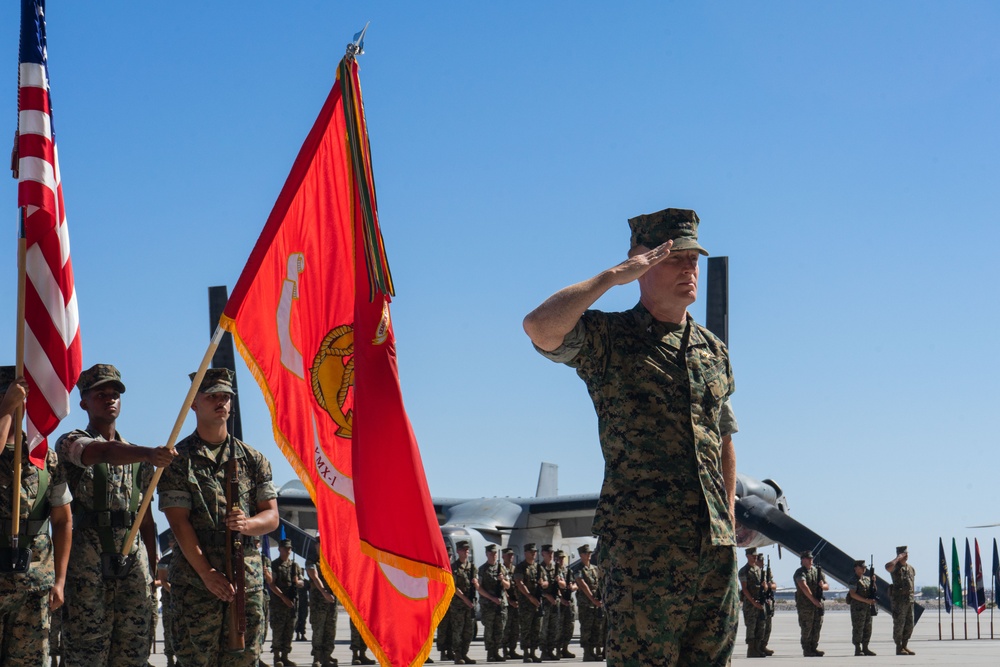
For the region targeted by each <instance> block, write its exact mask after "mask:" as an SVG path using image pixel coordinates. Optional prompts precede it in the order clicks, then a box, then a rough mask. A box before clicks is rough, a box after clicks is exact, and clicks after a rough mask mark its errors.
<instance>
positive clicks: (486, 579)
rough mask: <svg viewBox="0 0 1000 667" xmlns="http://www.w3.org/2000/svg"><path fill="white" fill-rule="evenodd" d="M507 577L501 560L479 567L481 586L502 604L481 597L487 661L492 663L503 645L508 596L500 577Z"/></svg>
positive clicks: (480, 607)
mask: <svg viewBox="0 0 1000 667" xmlns="http://www.w3.org/2000/svg"><path fill="white" fill-rule="evenodd" d="M501 575H503V576H505V577H506V576H507V570H506V568H504V566H503V564H502V563H501V562H500V559H499V558H497V560H496V562H495V563H493V565H490V564H489V562H486V563H483V564H482V565H480V566H479V586H480V588H482V589H483V590H485V591H487V592H488V593H489V594H490V595H492V596H494V597H496V598H499V599H500V604H499V605H498V604H495V603H494V602H493V601H492V600H489V599H488V598H487V597H486V596H484V595H481V596H479V616H480V619H481V620H482V622H483V644H484V645H485V647H486V653H487V655H488V656H489V657H487V661H491V660H492V657H493V656H497V655H499V653H500V647H501V646H502V645H503V628H504V624H505V623H506V622H507V594H506V592H505V591H504V587H503V584H502V583H501V582H500V576H501Z"/></svg>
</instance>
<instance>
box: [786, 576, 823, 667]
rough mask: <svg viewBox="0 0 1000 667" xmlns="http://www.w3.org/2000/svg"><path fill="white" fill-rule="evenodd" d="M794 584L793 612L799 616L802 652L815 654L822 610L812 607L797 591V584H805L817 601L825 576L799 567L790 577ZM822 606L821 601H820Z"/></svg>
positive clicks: (807, 599)
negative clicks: (802, 582)
mask: <svg viewBox="0 0 1000 667" xmlns="http://www.w3.org/2000/svg"><path fill="white" fill-rule="evenodd" d="M792 581H794V582H795V610H796V611H797V612H798V615H799V631H800V641H801V644H802V652H803V654H805V655H810V654H813V653H816V652H817V648H816V647H817V646H818V645H819V633H820V630H822V629H823V608H822V607H817V606H816V605H814V604H813V603H812V602H811V601H810V600H809V598H807V597H806V596H805V594H803V593H802V591H801V590H799V582H800V581H804V582H806V586H807V587H808V588H809V590H810V591H812V594H813V597H815V598H817V599H819V598H820V595H821V593H822V588H821V586H820V583H821V582H824V581H826V575H825V574H823V573H822V572H821V571H820V569H819V568H817V567H810V568H808V569H807V568H804V567H800V568H799V569H797V570H795V574H794V575H793V576H792ZM820 604H822V600H820Z"/></svg>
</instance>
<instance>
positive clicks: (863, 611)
mask: <svg viewBox="0 0 1000 667" xmlns="http://www.w3.org/2000/svg"><path fill="white" fill-rule="evenodd" d="M871 638H872V606H871V605H870V604H859V603H857V602H851V643H852V644H867V643H868V642H869V641H870V640H871Z"/></svg>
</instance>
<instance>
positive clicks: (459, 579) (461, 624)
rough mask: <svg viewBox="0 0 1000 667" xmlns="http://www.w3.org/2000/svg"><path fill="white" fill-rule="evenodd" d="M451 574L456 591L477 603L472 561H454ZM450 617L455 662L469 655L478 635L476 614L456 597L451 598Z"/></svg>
mask: <svg viewBox="0 0 1000 667" xmlns="http://www.w3.org/2000/svg"><path fill="white" fill-rule="evenodd" d="M451 574H452V576H453V577H454V579H455V590H456V591H462V593H464V594H465V597H467V598H469V600H471V601H472V602H475V599H476V589H475V585H474V584H473V583H472V582H473V581H475V580H476V567H475V565H473V564H472V559H469V560H466V561H465V563H462V562H460V561H459V560H458V559H455V560H453V561H452V562H451ZM448 616H449V617H450V618H449V621H450V623H451V652H452V655H454V657H455V660H458V659H460V658H464V657H465V655H466V654H468V652H469V646H470V645H471V644H472V638H473V637H474V636H475V634H476V612H475V610H474V609H470V608H469V607H468V606H467V605H466V604H465V602H464V601H463V600H462V598H460V597H458V595H455V596H454V597H452V598H451V606H449V607H448Z"/></svg>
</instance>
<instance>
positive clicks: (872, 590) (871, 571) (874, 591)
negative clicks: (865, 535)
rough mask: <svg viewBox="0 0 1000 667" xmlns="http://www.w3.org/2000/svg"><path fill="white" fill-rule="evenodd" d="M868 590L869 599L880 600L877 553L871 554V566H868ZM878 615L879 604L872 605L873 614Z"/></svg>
mask: <svg viewBox="0 0 1000 667" xmlns="http://www.w3.org/2000/svg"><path fill="white" fill-rule="evenodd" d="M868 576H869V580H868V592H867V597H868V599H869V600H878V588H877V587H876V584H875V580H876V579H875V554H872V556H871V566H870V567H869V568H868ZM877 615H878V605H877V604H873V605H872V616H877Z"/></svg>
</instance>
